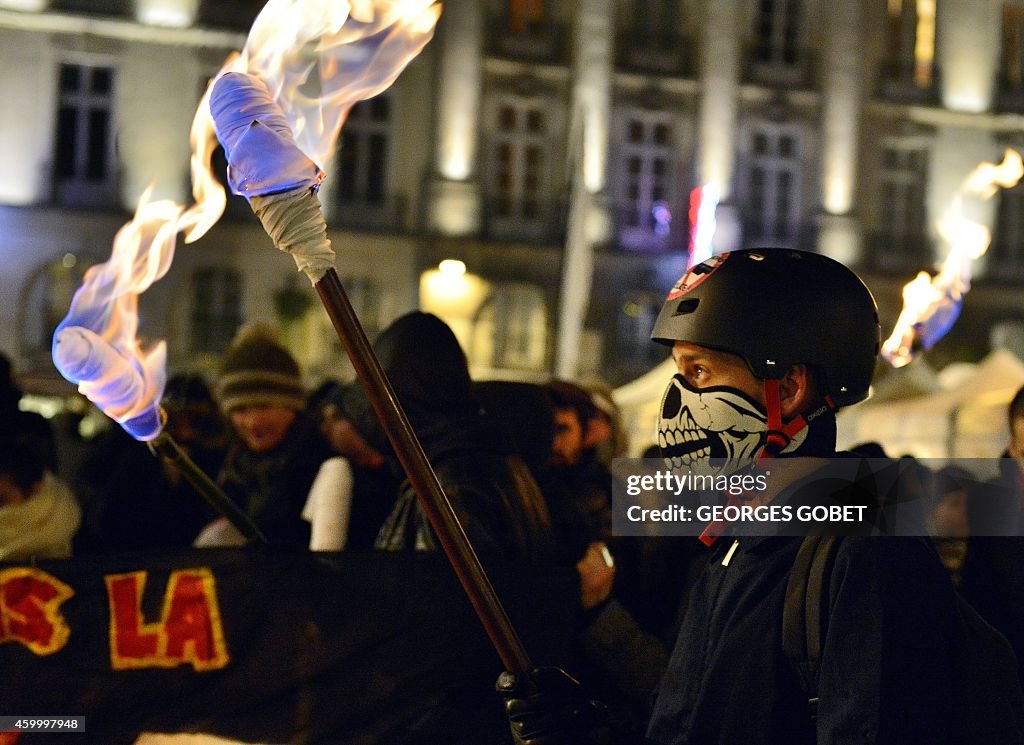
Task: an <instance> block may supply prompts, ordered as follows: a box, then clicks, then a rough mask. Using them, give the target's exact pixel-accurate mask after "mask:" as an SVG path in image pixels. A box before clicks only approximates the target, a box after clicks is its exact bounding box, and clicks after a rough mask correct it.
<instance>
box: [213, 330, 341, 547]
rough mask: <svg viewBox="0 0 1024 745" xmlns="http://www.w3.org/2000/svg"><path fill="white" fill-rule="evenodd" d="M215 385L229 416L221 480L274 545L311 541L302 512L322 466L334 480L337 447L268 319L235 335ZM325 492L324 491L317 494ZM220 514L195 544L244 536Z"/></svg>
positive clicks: (333, 489)
mask: <svg viewBox="0 0 1024 745" xmlns="http://www.w3.org/2000/svg"><path fill="white" fill-rule="evenodd" d="M215 389H216V390H215V392H216V397H217V401H218V404H219V405H220V408H221V411H222V412H223V413H224V415H225V416H226V417H227V419H228V421H229V422H230V423H231V428H232V431H233V434H234V442H233V443H232V444H231V446H230V447H229V449H228V454H227V457H226V459H225V463H224V467H223V469H222V470H221V474H220V479H219V481H220V484H221V487H222V488H223V489H224V491H225V493H226V494H227V495H228V496H229V497H230V498H231V499H233V500H234V501H235V502H236V504H238V505H239V506H240V507H241V508H242V509H243V510H245V511H246V513H247V514H248V515H249V516H250V517H251V518H252V519H253V521H254V522H255V523H256V525H257V526H258V527H259V528H260V530H261V531H262V532H263V534H264V535H265V536H266V537H267V541H268V542H269V543H270V544H271V546H273V547H275V548H284V549H302V548H308V547H310V538H311V534H312V530H311V526H310V523H308V522H306V520H304V519H303V516H302V513H303V508H304V506H305V505H306V502H307V497H308V496H309V495H310V492H311V490H312V488H313V485H314V482H315V481H317V479H318V474H320V472H321V470H323V471H324V474H325V475H324V476H323V477H322V478H326V479H328V480H332V481H333V480H336V479H337V477H338V473H339V472H340V471H343V470H344V469H339V468H336V467H335V466H337V465H338V464H337V463H333V462H332V464H331V466H330V467H328V468H326V469H322V468H321V467H322V466H323V465H324V463H325V462H326V461H328V460H330V459H332V457H333V456H335V455H336V454H335V453H333V452H332V450H331V448H330V445H329V444H328V442H327V440H326V439H325V438H324V437H323V435H322V434H321V432H320V429H319V427H318V426H317V425H316V422H315V421H314V420H313V418H312V417H311V416H309V415H308V414H307V413H306V411H305V395H304V393H305V392H304V389H303V385H302V374H301V371H300V369H299V365H298V363H297V362H296V361H295V358H294V357H292V355H291V353H289V351H288V350H287V349H285V347H284V346H282V345H281V343H280V342H279V341H278V340H277V338H276V335H275V334H274V331H273V329H271V328H270V327H268V326H265V325H254V326H249V327H246V328H243V329H242V330H241V331H240V332H239V334H238V335H237V336H236V337H235V339H234V341H232V343H231V345H230V347H229V348H228V350H227V353H226V354H225V356H224V361H223V364H222V366H221V369H220V373H219V375H218V376H217V380H216V385H215ZM343 490H344V485H343V484H324V483H323V482H322V480H321V483H320V484H319V485H318V488H317V493H318V494H323V493H324V492H325V491H326V492H328V493H331V494H335V493H338V492H341V491H343ZM321 499H322V497H321ZM240 539H241V536H239V535H237V531H233V530H231V529H230V528H228V527H227V526H226V525H225V523H224V520H223V519H220V520H218V521H215V522H214V523H213V524H211V525H210V526H208V527H207V528H206V529H204V531H203V532H202V533H201V534H200V536H199V538H197V539H196V545H199V546H209V545H225V544H228V545H230V544H236V543H241V542H242V541H241V540H240Z"/></svg>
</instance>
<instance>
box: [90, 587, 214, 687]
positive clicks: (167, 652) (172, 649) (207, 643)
mask: <svg viewBox="0 0 1024 745" xmlns="http://www.w3.org/2000/svg"><path fill="white" fill-rule="evenodd" d="M105 579H106V582H107V596H108V598H109V601H110V664H111V667H112V668H113V669H115V670H127V669H139V668H148V667H176V666H177V665H184V664H191V665H192V667H193V668H195V669H196V670H218V669H220V668H222V667H224V666H225V665H227V664H228V661H229V660H230V658H229V657H228V652H227V644H226V643H225V641H224V628H223V625H222V623H221V617H220V608H219V607H218V605H217V590H216V585H215V584H214V580H213V574H212V573H211V572H210V570H209V569H182V570H177V571H173V572H171V575H170V578H169V579H168V581H167V590H166V591H165V593H164V603H163V610H162V612H161V614H160V620H159V621H157V622H154V623H147V622H146V621H145V619H144V618H143V616H142V610H141V601H142V593H143V590H144V589H145V587H146V572H131V573H129V574H116V575H109V576H107V577H106V578H105Z"/></svg>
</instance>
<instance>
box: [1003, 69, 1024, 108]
mask: <svg viewBox="0 0 1024 745" xmlns="http://www.w3.org/2000/svg"><path fill="white" fill-rule="evenodd" d="M996 110H997V111H1004V112H1009V113H1013V114H1021V113H1024V80H1019V79H1018V80H1010V79H1009V78H1008V77H1007V75H1006V74H1005V73H1003V74H1001V75H1000V76H999V78H998V81H997V84H996Z"/></svg>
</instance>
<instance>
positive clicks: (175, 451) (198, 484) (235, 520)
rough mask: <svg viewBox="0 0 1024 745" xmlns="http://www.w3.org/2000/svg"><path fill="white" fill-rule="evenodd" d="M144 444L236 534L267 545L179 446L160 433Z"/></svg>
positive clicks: (245, 515) (252, 525)
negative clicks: (173, 468) (170, 465)
mask: <svg viewBox="0 0 1024 745" xmlns="http://www.w3.org/2000/svg"><path fill="white" fill-rule="evenodd" d="M148 444H149V449H150V450H151V451H152V452H153V453H154V454H155V455H157V456H159V457H160V458H163V459H164V460H166V461H167V462H169V463H171V464H172V465H173V466H174V467H175V468H177V469H178V472H179V473H180V474H181V475H182V476H184V477H185V480H186V481H188V482H189V483H190V484H192V487H193V488H194V489H195V490H196V491H197V492H199V495H200V496H201V497H202V498H203V499H204V500H205V501H206V503H207V504H208V505H210V506H211V507H213V509H215V510H217V512H219V513H220V514H221V515H223V516H224V517H226V518H227V519H228V521H229V522H230V523H231V524H232V525H234V526H235V528H237V529H238V532H240V533H241V534H242V535H243V536H245V537H246V538H248V539H249V540H251V541H256V542H258V543H266V542H267V538H266V536H264V535H263V531H261V530H260V529H259V527H258V526H257V525H256V523H254V522H253V521H252V518H251V517H249V516H248V515H247V514H246V513H245V512H243V511H242V509H241V508H240V507H239V506H238V505H237V504H235V503H234V502H232V501H231V499H230V498H229V497H228V495H227V494H225V493H224V491H223V490H222V489H221V488H220V487H219V486H217V484H216V483H214V481H213V479H211V478H210V477H209V476H207V475H206V472H205V471H203V469H201V468H200V467H199V466H197V465H196V462H195V461H194V460H192V459H191V458H189V457H188V453H186V452H185V451H184V450H182V449H181V446H180V445H179V444H178V443H177V442H176V441H175V439H174V438H173V437H171V436H170V435H169V434H167V432H166V431H164V432H161V433H160V434H159V435H158V436H157V437H156V438H155V439H153V440H151V441H150V442H149V443H148Z"/></svg>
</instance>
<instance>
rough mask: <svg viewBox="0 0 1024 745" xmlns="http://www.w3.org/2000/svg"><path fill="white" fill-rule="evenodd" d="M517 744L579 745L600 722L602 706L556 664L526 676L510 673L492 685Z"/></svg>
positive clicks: (536, 669)
mask: <svg viewBox="0 0 1024 745" xmlns="http://www.w3.org/2000/svg"><path fill="white" fill-rule="evenodd" d="M495 690H497V692H498V695H499V696H501V698H502V700H503V701H504V703H505V716H506V718H507V719H508V724H509V728H510V729H511V730H512V738H513V740H514V741H515V743H516V745H578V744H579V743H583V742H585V741H586V737H587V732H589V731H590V729H591V728H592V727H594V726H595V725H597V724H599V723H600V721H601V719H602V716H603V713H604V706H603V705H602V704H599V703H598V702H596V701H591V700H589V699H588V698H587V696H586V695H585V694H584V692H583V688H582V687H581V686H580V684H579V682H578V681H577V680H576V679H575V678H573V677H572V676H571V675H569V674H568V673H567V672H565V671H564V670H562V669H561V668H557V667H539V668H534V669H533V670H531V671H530V673H529V675H528V676H525V677H517V676H515V675H513V674H512V673H509V672H504V673H502V674H501V675H499V676H498V682H497V684H496V685H495Z"/></svg>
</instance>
